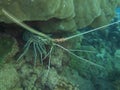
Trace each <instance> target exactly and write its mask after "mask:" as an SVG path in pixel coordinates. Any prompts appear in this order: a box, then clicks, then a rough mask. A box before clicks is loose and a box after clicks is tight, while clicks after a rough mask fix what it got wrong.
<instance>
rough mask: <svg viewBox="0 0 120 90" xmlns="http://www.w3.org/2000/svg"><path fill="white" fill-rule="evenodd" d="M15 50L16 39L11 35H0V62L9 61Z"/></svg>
mask: <svg viewBox="0 0 120 90" xmlns="http://www.w3.org/2000/svg"><path fill="white" fill-rule="evenodd" d="M17 52H18V45H17V41H16V40H15V39H14V38H13V37H11V36H8V35H0V63H4V62H6V61H9V60H10V59H11V58H12V57H13V56H14V55H15V54H16V53H17Z"/></svg>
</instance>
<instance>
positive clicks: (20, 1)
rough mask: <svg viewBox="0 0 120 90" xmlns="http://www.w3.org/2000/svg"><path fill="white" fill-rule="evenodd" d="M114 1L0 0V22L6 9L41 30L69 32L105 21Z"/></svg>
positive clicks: (112, 12)
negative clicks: (34, 24)
mask: <svg viewBox="0 0 120 90" xmlns="http://www.w3.org/2000/svg"><path fill="white" fill-rule="evenodd" d="M117 4H118V2H117V0H114V1H113V0H49V1H48V0H44V1H43V0H17V1H14V0H9V1H7V0H2V1H1V3H0V21H4V22H10V20H9V19H8V18H6V17H4V14H3V13H2V9H6V10H8V11H9V12H10V13H11V14H13V15H14V16H15V17H17V18H18V19H20V20H21V21H36V20H37V21H39V22H40V23H39V24H40V28H41V29H42V31H44V32H59V31H67V32H71V31H74V30H76V29H80V28H83V27H86V26H88V25H91V24H92V25H93V26H95V27H96V26H98V25H99V26H100V25H101V24H102V25H103V24H106V23H107V22H109V21H110V20H111V19H112V17H113V15H114V9H115V7H116V6H117ZM26 6H27V7H26ZM42 21H44V22H42ZM96 22H97V24H96ZM55 23H56V24H55ZM38 26H39V25H38ZM46 26H47V27H48V28H49V30H48V28H46ZM68 26H70V27H68Z"/></svg>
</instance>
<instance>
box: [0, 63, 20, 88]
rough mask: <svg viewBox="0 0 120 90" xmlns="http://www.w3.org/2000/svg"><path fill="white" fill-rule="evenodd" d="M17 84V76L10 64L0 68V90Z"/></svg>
mask: <svg viewBox="0 0 120 90" xmlns="http://www.w3.org/2000/svg"><path fill="white" fill-rule="evenodd" d="M18 84H19V76H18V73H17V71H16V69H15V68H14V67H13V65H12V64H5V65H4V66H3V67H2V68H0V90H11V88H14V87H17V85H18Z"/></svg>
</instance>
